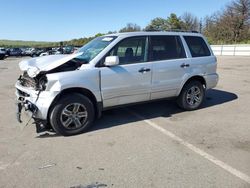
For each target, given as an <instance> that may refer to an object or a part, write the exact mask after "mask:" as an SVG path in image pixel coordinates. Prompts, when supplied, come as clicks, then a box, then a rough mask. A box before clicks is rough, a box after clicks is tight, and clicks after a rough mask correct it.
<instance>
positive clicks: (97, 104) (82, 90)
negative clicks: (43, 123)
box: [47, 87, 102, 120]
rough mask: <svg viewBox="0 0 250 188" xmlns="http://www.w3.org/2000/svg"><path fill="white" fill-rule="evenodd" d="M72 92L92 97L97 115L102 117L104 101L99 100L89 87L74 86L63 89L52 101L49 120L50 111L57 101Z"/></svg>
mask: <svg viewBox="0 0 250 188" xmlns="http://www.w3.org/2000/svg"><path fill="white" fill-rule="evenodd" d="M72 93H78V94H81V95H84V96H86V97H88V98H89V99H90V101H91V102H92V103H93V105H94V109H95V116H96V117H98V118H99V117H100V116H101V113H102V102H98V101H97V99H96V97H95V95H94V94H93V93H92V92H91V91H90V90H88V89H86V88H79V87H74V88H67V89H64V90H62V91H61V92H60V93H59V94H58V95H57V96H56V97H55V99H54V100H53V101H52V103H51V105H50V107H49V111H48V112H49V113H48V115H47V120H49V116H50V113H51V111H52V109H53V107H54V105H55V104H56V103H57V101H58V100H60V99H61V98H62V97H63V96H65V95H68V94H72Z"/></svg>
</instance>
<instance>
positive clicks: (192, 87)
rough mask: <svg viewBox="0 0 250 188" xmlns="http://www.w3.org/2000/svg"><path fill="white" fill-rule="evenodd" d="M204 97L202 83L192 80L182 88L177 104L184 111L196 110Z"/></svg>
mask: <svg viewBox="0 0 250 188" xmlns="http://www.w3.org/2000/svg"><path fill="white" fill-rule="evenodd" d="M204 95H205V89H204V87H203V85H202V83H201V82H199V81H196V80H194V81H191V82H189V83H187V84H186V85H185V86H184V87H183V89H182V91H181V93H180V95H179V96H178V99H177V103H178V105H179V106H180V107H181V108H182V109H184V110H189V111H191V110H196V109H198V108H199V107H200V105H201V104H202V102H203V100H204Z"/></svg>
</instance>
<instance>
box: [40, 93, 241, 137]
mask: <svg viewBox="0 0 250 188" xmlns="http://www.w3.org/2000/svg"><path fill="white" fill-rule="evenodd" d="M236 99H238V96H237V95H236V94H234V93H230V92H227V91H222V90H218V89H210V90H208V91H207V92H206V98H205V101H204V102H203V104H202V106H201V107H200V109H199V110H201V109H204V108H209V107H213V106H217V105H221V104H223V103H228V102H231V101H234V100H236ZM130 112H132V113H130ZM182 112H184V110H182V109H180V108H179V107H178V106H177V104H176V101H175V100H160V101H155V102H149V103H143V104H137V105H131V106H127V107H123V108H116V109H112V110H107V111H104V112H103V115H102V117H101V118H100V119H98V120H96V121H95V122H94V125H93V126H92V127H91V128H90V129H89V130H88V131H87V132H93V131H98V130H103V129H109V128H113V127H116V126H122V125H125V124H127V123H133V122H137V121H141V119H140V118H138V117H136V116H135V115H133V113H136V114H139V115H143V117H144V118H146V119H153V118H157V117H165V118H169V117H172V116H173V115H176V114H179V113H182ZM58 136H59V137H60V135H58V134H56V133H54V132H50V133H43V134H40V135H38V136H37V138H52V137H58Z"/></svg>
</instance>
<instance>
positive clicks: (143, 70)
mask: <svg viewBox="0 0 250 188" xmlns="http://www.w3.org/2000/svg"><path fill="white" fill-rule="evenodd" d="M150 71H151V69H149V68H141V69H139V70H138V72H139V73H145V72H150Z"/></svg>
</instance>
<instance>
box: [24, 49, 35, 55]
mask: <svg viewBox="0 0 250 188" xmlns="http://www.w3.org/2000/svg"><path fill="white" fill-rule="evenodd" d="M33 50H34V48H26V49H24V50H23V55H24V56H31V53H32V51H33Z"/></svg>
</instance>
